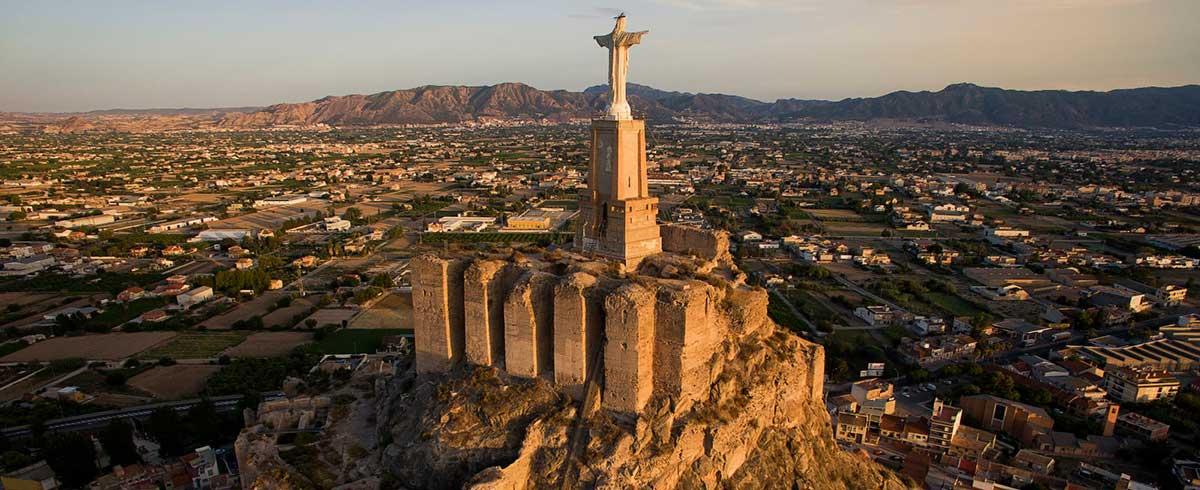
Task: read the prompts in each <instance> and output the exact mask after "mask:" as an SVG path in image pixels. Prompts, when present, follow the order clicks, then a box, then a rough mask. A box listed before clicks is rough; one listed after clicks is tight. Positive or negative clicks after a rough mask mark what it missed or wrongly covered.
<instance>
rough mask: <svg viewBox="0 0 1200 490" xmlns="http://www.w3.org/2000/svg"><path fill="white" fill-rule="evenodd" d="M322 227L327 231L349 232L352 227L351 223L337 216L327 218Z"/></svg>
mask: <svg viewBox="0 0 1200 490" xmlns="http://www.w3.org/2000/svg"><path fill="white" fill-rule="evenodd" d="M321 225H322V227H324V228H325V231H349V230H350V226H351V225H350V222H349V221H346V220H344V219H342V218H339V217H336V216H334V217H331V218H325V221H324V222H322V224H321Z"/></svg>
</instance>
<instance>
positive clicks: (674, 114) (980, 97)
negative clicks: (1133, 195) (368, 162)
mask: <svg viewBox="0 0 1200 490" xmlns="http://www.w3.org/2000/svg"><path fill="white" fill-rule="evenodd" d="M607 91H608V88H607V86H605V85H597V86H593V87H589V88H587V89H585V90H583V91H582V92H573V91H568V90H539V89H537V88H534V87H531V86H529V85H526V84H523V83H500V84H496V85H484V86H455V85H450V86H445V85H426V86H421V87H416V88H411V89H405V90H393V91H388V92H379V93H375V94H370V95H343V96H328V97H323V98H320V99H317V100H314V101H310V102H302V103H287V104H275V105H271V106H267V107H262V108H254V107H238V108H227V109H147V110H122V109H115V110H109V111H93V112H89V113H77V114H71V115H65V114H64V115H61V117H59V118H58V123H61V124H60V127H58V128H48V129H53V130H58V131H68V132H69V131H93V130H104V129H107V130H123V129H122V128H130V127H133V128H141V129H145V128H151V129H152V128H153V127H154V126H155V125H156V121H162V120H168V121H170V123H171V127H172V128H177V129H178V128H193V129H203V128H206V127H217V128H226V129H252V128H268V127H276V126H311V125H319V124H325V125H331V126H366V125H389V124H436V123H457V122H464V121H482V120H513V119H536V120H548V121H567V120H572V119H583V118H588V117H592V116H594V115H596V114H599V113H600V112H601V111H603V109H604V105H605V97H606V94H607ZM628 93H629V98H630V104H631V105H632V106H633V109H634V111H635V113H638V114H640V115H642V116H644V117H645V118H646V119H649V120H652V121H659V122H662V121H678V120H692V121H709V122H738V123H771V122H796V121H872V120H889V121H912V122H919V123H962V124H975V125H995V126H1016V127H1047V128H1095V127H1159V128H1173V127H1200V85H1185V86H1180V87H1169V88H1160V87H1147V88H1135V89H1121V90H1112V91H1108V92H1091V91H1066V90H1037V91H1023V90H1007V89H1002V88H992V87H981V86H978V85H974V84H969V83H958V84H953V85H949V86H947V87H946V88H944V89H942V90H940V91H937V92H930V91H922V92H908V91H899V92H892V93H890V94H887V95H883V96H880V97H870V98H850V99H843V100H840V101H824V100H803V99H779V100H776V101H774V102H764V101H759V100H754V99H750V98H746V97H740V96H736V95H726V94H706V93H690V92H673V91H666V90H660V89H656V88H653V87H647V86H643V85H636V84H630V86H629V90H628ZM2 116H3V115H2V114H0V119H3V117H2ZM68 116H69V117H68ZM78 118H82V119H83V120H82V121H81V120H80V119H78ZM106 119H109V120H112V119H119V120H120V124H107V125H106V124H105V123H104V121H105V120H106ZM131 119H133V120H134V121H133V122H131ZM58 123H51V124H58Z"/></svg>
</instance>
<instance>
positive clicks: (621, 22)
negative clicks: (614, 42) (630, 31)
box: [613, 12, 625, 32]
mask: <svg viewBox="0 0 1200 490" xmlns="http://www.w3.org/2000/svg"><path fill="white" fill-rule="evenodd" d="M615 19H617V25H616V26H614V27H613V32H625V12H621V15H618V16H616V17H615Z"/></svg>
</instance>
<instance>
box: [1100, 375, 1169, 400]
mask: <svg viewBox="0 0 1200 490" xmlns="http://www.w3.org/2000/svg"><path fill="white" fill-rule="evenodd" d="M1104 386H1105V388H1107V389H1108V397H1109V398H1111V399H1113V400H1115V401H1118V402H1130V403H1145V402H1152V401H1155V400H1162V399H1171V398H1175V395H1177V394H1178V393H1179V380H1178V379H1176V378H1175V377H1174V376H1171V374H1170V373H1168V372H1167V371H1163V370H1160V369H1153V368H1133V367H1122V368H1117V369H1109V370H1106V371H1105V372H1104Z"/></svg>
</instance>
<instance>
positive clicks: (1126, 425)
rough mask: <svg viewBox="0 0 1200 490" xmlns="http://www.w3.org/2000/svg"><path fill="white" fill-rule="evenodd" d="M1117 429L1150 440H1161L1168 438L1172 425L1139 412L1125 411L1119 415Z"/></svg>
mask: <svg viewBox="0 0 1200 490" xmlns="http://www.w3.org/2000/svg"><path fill="white" fill-rule="evenodd" d="M1117 430H1118V431H1120V432H1122V433H1126V434H1132V435H1135V436H1137V437H1140V438H1142V439H1146V440H1148V441H1155V442H1161V441H1165V440H1167V437H1168V436H1169V434H1170V432H1171V426H1170V425H1168V424H1165V423H1162V422H1159V421H1157V420H1154V419H1152V418H1150V417H1147V416H1145V415H1142V414H1139V413H1134V412H1123V413H1121V415H1120V416H1118V417H1117Z"/></svg>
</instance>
